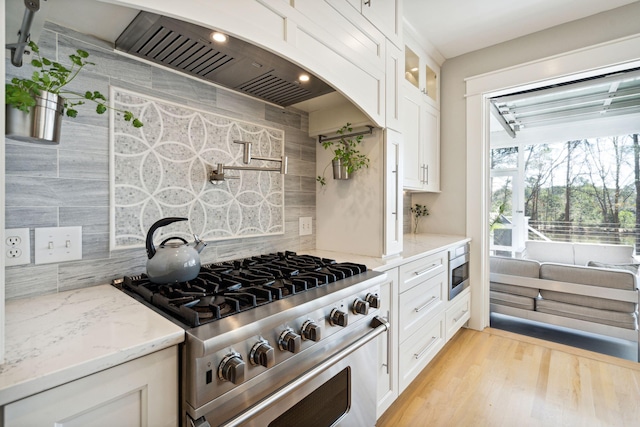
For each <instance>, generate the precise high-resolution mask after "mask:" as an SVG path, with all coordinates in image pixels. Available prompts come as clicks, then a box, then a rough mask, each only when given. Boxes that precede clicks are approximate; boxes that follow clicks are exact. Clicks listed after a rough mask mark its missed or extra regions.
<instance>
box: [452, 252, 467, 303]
mask: <svg viewBox="0 0 640 427" xmlns="http://www.w3.org/2000/svg"><path fill="white" fill-rule="evenodd" d="M469 251H470V245H469V243H465V244H464V245H460V246H457V247H455V248H452V249H450V250H449V300H452V299H453V298H454V297H455V296H456V295H458V294H459V293H460V292H462V290H463V289H466V288H467V287H469Z"/></svg>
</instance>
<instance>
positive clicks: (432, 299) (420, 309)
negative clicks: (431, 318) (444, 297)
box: [414, 296, 464, 314]
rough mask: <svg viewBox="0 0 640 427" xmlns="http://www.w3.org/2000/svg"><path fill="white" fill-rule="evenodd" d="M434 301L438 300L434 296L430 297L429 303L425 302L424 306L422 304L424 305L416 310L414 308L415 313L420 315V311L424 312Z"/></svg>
mask: <svg viewBox="0 0 640 427" xmlns="http://www.w3.org/2000/svg"><path fill="white" fill-rule="evenodd" d="M436 299H438V298H436V297H435V296H431V299H430V300H429V301H427V302H426V304H424V305H422V306H420V307H418V308H414V310H415V312H416V313H420V312H421V311H422V310H424V309H425V308H427V307H429V306H430V305H431V304H433V303H434V302H435V301H434V300H436ZM462 314H464V313H462Z"/></svg>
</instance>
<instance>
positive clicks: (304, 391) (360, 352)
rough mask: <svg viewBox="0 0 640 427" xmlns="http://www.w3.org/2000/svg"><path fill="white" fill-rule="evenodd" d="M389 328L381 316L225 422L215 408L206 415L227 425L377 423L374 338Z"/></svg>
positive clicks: (323, 426) (322, 426) (321, 426)
mask: <svg viewBox="0 0 640 427" xmlns="http://www.w3.org/2000/svg"><path fill="white" fill-rule="evenodd" d="M377 319H380V318H377ZM388 328H389V324H388V323H387V322H386V321H384V320H382V319H380V321H379V322H378V326H376V327H375V329H373V330H372V331H370V332H369V333H368V334H367V335H365V336H364V337H362V338H360V339H359V340H358V342H356V343H354V344H352V345H350V346H349V347H347V348H345V349H343V350H341V351H339V352H338V353H336V354H334V355H333V356H330V357H328V358H327V359H326V360H325V361H323V362H322V363H320V364H319V365H318V366H316V367H314V368H313V369H311V370H309V371H307V372H306V373H304V374H303V375H301V376H300V377H298V378H296V379H295V380H293V381H291V382H290V383H289V384H287V385H285V386H284V387H282V388H280V389H279V390H277V391H275V392H273V393H272V394H271V395H269V396H268V397H266V398H264V399H263V400H262V401H260V402H258V403H257V404H255V405H252V406H251V407H250V408H248V409H246V410H245V411H243V412H242V413H241V414H238V415H237V416H235V417H233V418H232V419H230V420H227V421H225V422H223V423H222V424H219V423H218V422H216V421H222V420H220V419H216V413H215V411H212V412H211V413H209V414H207V415H206V416H205V417H204V419H205V420H206V421H207V422H208V425H211V426H214V425H220V426H225V427H227V426H247V427H289V426H307V427H330V426H373V425H375V423H376V390H377V386H376V381H377V380H376V357H375V355H376V354H377V340H376V339H375V338H376V337H377V336H378V335H380V334H381V333H384V332H386V331H387V330H388ZM193 425H198V423H197V422H195V423H194V424H193ZM204 425H207V424H204Z"/></svg>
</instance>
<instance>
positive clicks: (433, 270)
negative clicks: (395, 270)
mask: <svg viewBox="0 0 640 427" xmlns="http://www.w3.org/2000/svg"><path fill="white" fill-rule="evenodd" d="M447 262H448V254H447V252H446V251H443V252H439V253H437V254H435V255H431V256H428V257H424V258H420V259H417V260H415V261H411V262H408V263H406V264H404V265H401V266H400V293H402V292H405V291H407V290H409V289H411V288H412V287H414V286H416V285H418V284H419V283H422V282H423V281H425V280H427V279H430V278H432V277H433V276H435V275H437V274H440V273H442V272H444V271H445V270H446V268H447Z"/></svg>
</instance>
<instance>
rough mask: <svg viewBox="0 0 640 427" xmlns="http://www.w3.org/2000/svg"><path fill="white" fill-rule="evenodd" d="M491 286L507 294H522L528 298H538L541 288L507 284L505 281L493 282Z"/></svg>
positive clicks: (491, 288)
mask: <svg viewBox="0 0 640 427" xmlns="http://www.w3.org/2000/svg"><path fill="white" fill-rule="evenodd" d="M489 288H490V290H492V291H496V292H503V293H505V294H512V295H521V296H523V297H527V298H538V295H539V293H540V290H539V289H534V288H527V287H525V286H516V285H507V284H505V283H497V282H491V283H489Z"/></svg>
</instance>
